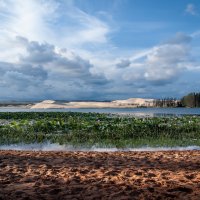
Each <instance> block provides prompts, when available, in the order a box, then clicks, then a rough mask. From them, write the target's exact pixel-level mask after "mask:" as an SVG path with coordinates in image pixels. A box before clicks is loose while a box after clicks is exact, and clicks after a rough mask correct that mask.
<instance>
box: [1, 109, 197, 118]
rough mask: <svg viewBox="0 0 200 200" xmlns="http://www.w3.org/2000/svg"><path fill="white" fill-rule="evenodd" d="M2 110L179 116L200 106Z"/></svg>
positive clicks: (7, 110)
mask: <svg viewBox="0 0 200 200" xmlns="http://www.w3.org/2000/svg"><path fill="white" fill-rule="evenodd" d="M0 112H84V113H89V112H92V113H113V114H130V115H135V116H151V117H153V116H179V115H200V108H69V109H26V108H3V107H1V108H0Z"/></svg>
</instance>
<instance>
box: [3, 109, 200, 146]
mask: <svg viewBox="0 0 200 200" xmlns="http://www.w3.org/2000/svg"><path fill="white" fill-rule="evenodd" d="M21 142H23V143H34V142H36V143H42V142H51V143H60V144H72V145H74V146H87V147H90V146H93V145H96V146H101V147H102V146H104V147H105V146H110V147H139V146H145V145H146V146H187V145H199V146H200V117H198V116H195V117H194V116H185V117H168V118H166V117H165V118H164V117H163V118H162V117H160V118H156V117H154V118H136V117H130V116H119V115H111V114H97V113H72V112H68V113H64V112H63V113H62V112H50V113H46V112H38V113H37V112H31V113H27V112H24V113H23V112H21V113H0V144H13V143H21Z"/></svg>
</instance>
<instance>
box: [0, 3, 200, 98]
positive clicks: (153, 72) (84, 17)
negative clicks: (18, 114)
mask: <svg viewBox="0 0 200 200" xmlns="http://www.w3.org/2000/svg"><path fill="white" fill-rule="evenodd" d="M199 21H200V1H199V0H176V1H165V0H26V1H24V0H0V73H1V77H0V91H1V92H0V100H15V99H16V100H42V99H66V100H77V99H78V100H84V99H93V100H98V99H99V100H111V99H126V98H130V97H144V98H162V97H177V98H180V97H181V96H183V95H185V94H187V93H188V92H198V91H200V89H199V85H200V80H199V77H200V55H199V54H200V53H199V52H200V47H199V45H200V26H199V24H200V23H199Z"/></svg>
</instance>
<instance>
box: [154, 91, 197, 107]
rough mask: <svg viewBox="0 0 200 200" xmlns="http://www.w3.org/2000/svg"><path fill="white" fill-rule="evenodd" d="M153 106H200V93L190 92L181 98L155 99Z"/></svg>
mask: <svg viewBox="0 0 200 200" xmlns="http://www.w3.org/2000/svg"><path fill="white" fill-rule="evenodd" d="M153 107H189V108H195V107H200V93H195V92H193V93H190V94H188V95H185V96H183V97H182V98H181V99H180V100H177V99H176V98H163V99H155V100H154V101H153Z"/></svg>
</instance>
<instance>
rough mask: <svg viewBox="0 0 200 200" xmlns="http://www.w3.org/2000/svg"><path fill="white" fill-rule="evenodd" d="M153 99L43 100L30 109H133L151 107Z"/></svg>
mask: <svg viewBox="0 0 200 200" xmlns="http://www.w3.org/2000/svg"><path fill="white" fill-rule="evenodd" d="M153 101H154V99H142V98H130V99H127V100H115V101H111V102H98V101H96V102H95V101H86V102H78V101H77V102H75V101H73V102H68V103H59V102H55V101H52V100H45V101H42V102H40V103H37V104H35V105H33V106H32V107H31V109H49V108H54V109H55V108H57V109H58V108H135V107H138V106H147V107H152V106H153Z"/></svg>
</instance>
